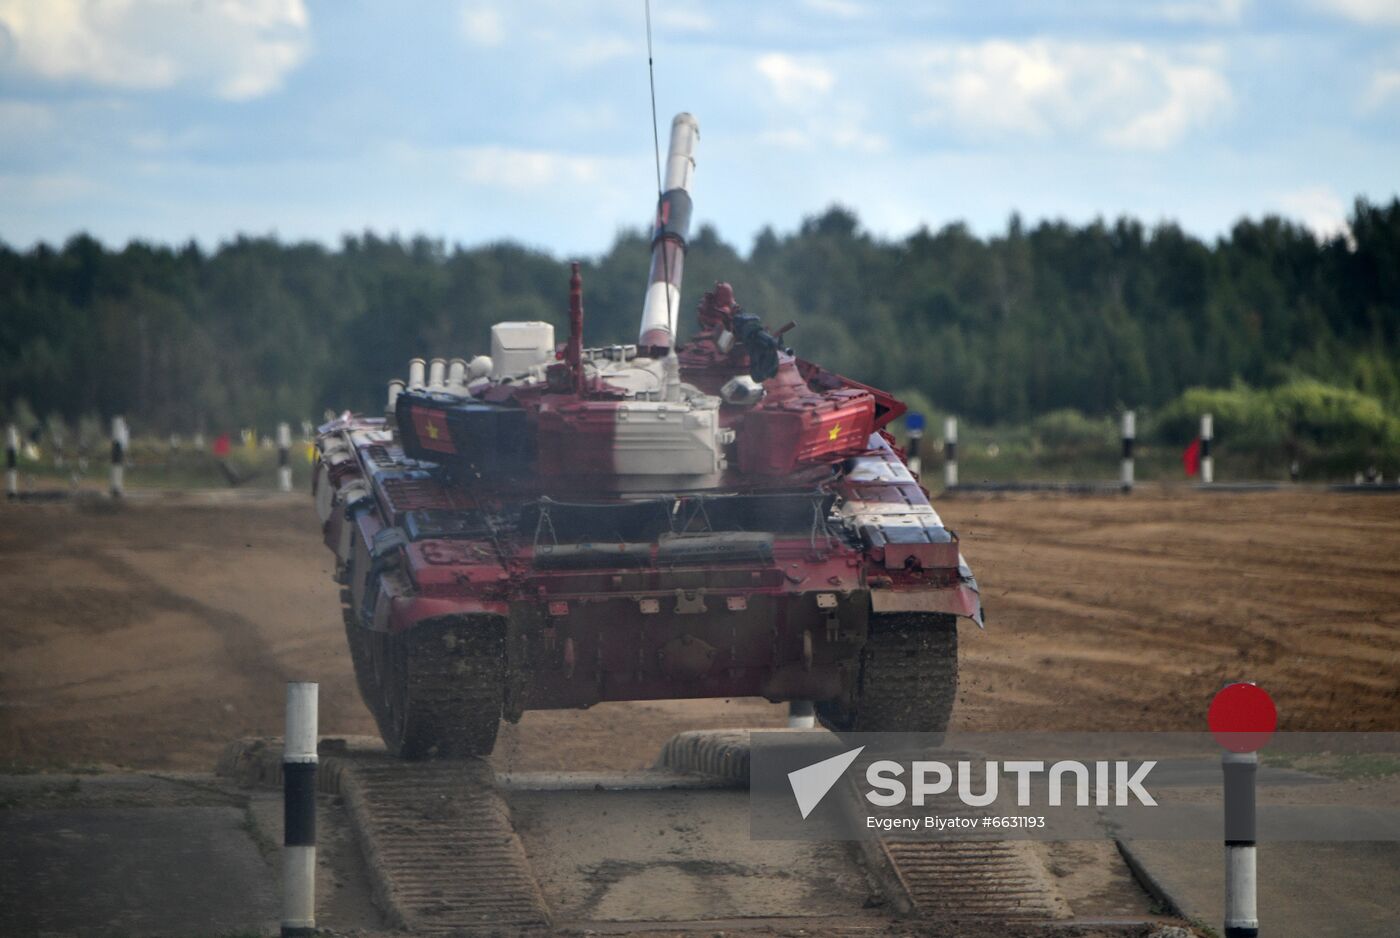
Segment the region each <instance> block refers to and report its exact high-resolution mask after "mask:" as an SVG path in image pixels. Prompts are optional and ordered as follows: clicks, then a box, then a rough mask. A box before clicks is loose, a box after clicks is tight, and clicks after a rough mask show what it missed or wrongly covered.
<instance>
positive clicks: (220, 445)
mask: <svg viewBox="0 0 1400 938" xmlns="http://www.w3.org/2000/svg"><path fill="white" fill-rule="evenodd" d="M231 448H232V444H231V443H230V442H229V438H228V434H227V433H220V434H219V435H218V436H217V437H215V438H214V445H213V446H212V447H211V449H212V450H213V453H214V455H215V456H218V457H219V458H220V459H222V458H223V457H225V456H227V455H228V454H229V450H230V449H231Z"/></svg>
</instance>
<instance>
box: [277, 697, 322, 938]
mask: <svg viewBox="0 0 1400 938" xmlns="http://www.w3.org/2000/svg"><path fill="white" fill-rule="evenodd" d="M318 690H319V685H317V684H315V683H312V682H310V681H293V682H290V683H288V684H287V731H286V735H285V736H284V737H283V748H282V819H283V828H282V935H283V938H290V936H297V938H302V936H309V935H313V934H315V932H316V761H317V756H316V709H317V708H316V700H317V691H318Z"/></svg>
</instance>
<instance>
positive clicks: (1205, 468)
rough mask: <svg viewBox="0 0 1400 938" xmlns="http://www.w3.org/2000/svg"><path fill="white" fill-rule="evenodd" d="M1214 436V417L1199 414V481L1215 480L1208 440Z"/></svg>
mask: <svg viewBox="0 0 1400 938" xmlns="http://www.w3.org/2000/svg"><path fill="white" fill-rule="evenodd" d="M1214 437H1215V418H1214V417H1212V416H1211V415H1210V414H1201V482H1203V483H1204V484H1206V485H1210V484H1211V483H1212V482H1214V481H1215V460H1214V459H1213V458H1212V457H1211V455H1210V441H1211V440H1212V439H1213V438H1214Z"/></svg>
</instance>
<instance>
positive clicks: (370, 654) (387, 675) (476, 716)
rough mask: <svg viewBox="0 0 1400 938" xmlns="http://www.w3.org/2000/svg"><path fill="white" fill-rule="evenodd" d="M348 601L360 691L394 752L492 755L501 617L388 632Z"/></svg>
mask: <svg viewBox="0 0 1400 938" xmlns="http://www.w3.org/2000/svg"><path fill="white" fill-rule="evenodd" d="M344 605H345V608H344V619H345V634H346V638H347V639H348V641H349V644H350V657H351V660H352V661H353V662H354V665H355V677H356V680H357V682H358V683H359V686H360V696H361V697H362V698H363V699H364V702H365V705H366V706H367V707H368V708H369V710H370V713H371V714H373V715H374V720H375V723H377V724H378V725H379V735H380V736H381V737H382V738H383V739H384V745H385V746H386V747H387V748H388V750H389V751H390V752H391V753H393V754H394V755H396V756H399V757H400V758H403V759H415V760H416V759H462V758H470V757H473V756H485V755H489V754H490V753H491V750H492V749H493V748H494V747H495V745H496V731H497V729H498V727H499V725H500V719H501V701H502V699H503V696H504V675H505V668H504V663H503V662H504V641H505V639H504V625H503V623H502V622H501V620H500V619H499V618H498V617H496V616H469V615H463V616H446V617H443V618H440V619H431V620H428V621H426V622H422V623H420V624H418V625H416V626H414V627H413V628H411V629H409V630H407V631H405V632H398V633H386V632H376V631H374V630H372V629H367V628H365V627H364V626H363V625H362V624H360V621H359V617H358V615H357V614H356V612H355V610H354V609H353V608H352V607H351V606H350V605H349V604H344Z"/></svg>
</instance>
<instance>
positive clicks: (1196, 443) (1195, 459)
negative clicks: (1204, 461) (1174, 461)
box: [1181, 440, 1201, 476]
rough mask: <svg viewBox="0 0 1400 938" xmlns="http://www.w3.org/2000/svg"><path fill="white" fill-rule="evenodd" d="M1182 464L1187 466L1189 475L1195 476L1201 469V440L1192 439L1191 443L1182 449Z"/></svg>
mask: <svg viewBox="0 0 1400 938" xmlns="http://www.w3.org/2000/svg"><path fill="white" fill-rule="evenodd" d="M1181 464H1182V465H1183V466H1185V467H1186V474H1187V475H1189V476H1194V475H1196V474H1198V473H1199V472H1200V471H1201V441H1200V440H1192V441H1191V445H1190V446H1188V447H1186V449H1185V450H1183V451H1182V453H1181Z"/></svg>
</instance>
